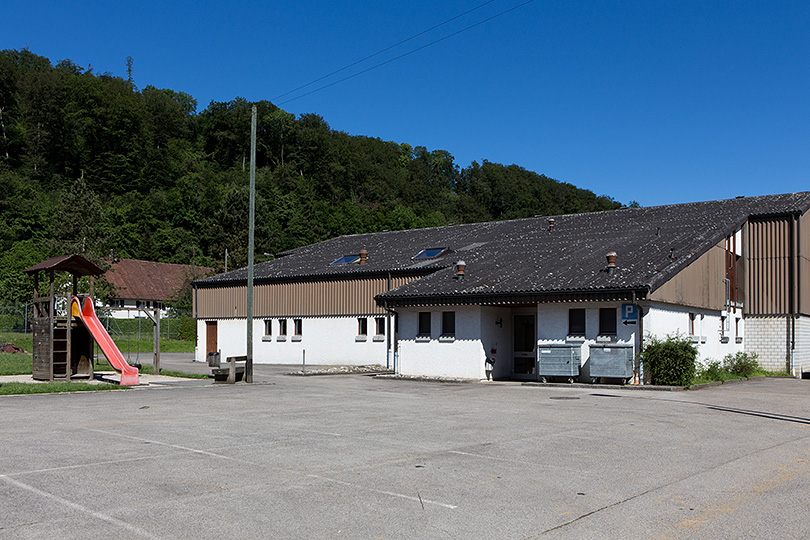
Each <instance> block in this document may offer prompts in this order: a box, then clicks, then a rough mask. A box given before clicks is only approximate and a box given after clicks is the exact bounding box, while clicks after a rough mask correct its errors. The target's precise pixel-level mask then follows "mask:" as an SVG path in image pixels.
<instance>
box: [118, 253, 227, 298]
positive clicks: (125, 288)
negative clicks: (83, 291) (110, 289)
mask: <svg viewBox="0 0 810 540" xmlns="http://www.w3.org/2000/svg"><path fill="white" fill-rule="evenodd" d="M213 272H214V269H213V268H209V267H206V266H193V265H190V264H170V263H159V262H152V261H140V260H137V259H121V260H119V261H117V262H114V263H112V268H111V269H110V270H108V271H107V273H106V274H104V278H105V279H106V280H107V281H108V282H109V283H110V284H112V285H113V286H114V287H115V288H116V292H117V293H118V296H119V297H121V298H131V299H137V300H152V301H155V300H156V301H159V302H165V301H168V300H170V299H171V298H172V296H173V295H174V294H176V293H177V291H179V290H180V289H181V288H182V287H183V284H184V283H186V282H187V281H193V280H194V279H197V278H199V277H202V276H206V275H210V274H212V273H213Z"/></svg>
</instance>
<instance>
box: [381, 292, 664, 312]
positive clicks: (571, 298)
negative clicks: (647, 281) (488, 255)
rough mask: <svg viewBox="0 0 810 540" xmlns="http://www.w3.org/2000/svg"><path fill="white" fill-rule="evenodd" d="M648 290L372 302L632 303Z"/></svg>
mask: <svg viewBox="0 0 810 540" xmlns="http://www.w3.org/2000/svg"><path fill="white" fill-rule="evenodd" d="M648 292H649V290H648V289H647V288H646V287H645V288H634V289H612V290H580V291H549V292H539V293H504V294H488V295H447V296H439V295H432V296H421V297H417V296H395V295H388V294H382V295H377V296H376V297H375V298H374V299H375V300H376V302H377V305H378V306H380V307H388V308H396V307H430V306H516V305H526V304H551V303H563V302H566V303H568V302H633V301H638V300H644V299H645V298H646V297H647V293H648Z"/></svg>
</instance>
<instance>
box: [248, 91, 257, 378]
mask: <svg viewBox="0 0 810 540" xmlns="http://www.w3.org/2000/svg"><path fill="white" fill-rule="evenodd" d="M256 115H257V113H256V105H254V106H253V110H252V111H251V114H250V218H249V219H250V225H249V226H248V277H247V359H246V361H245V382H247V383H252V382H253V249H254V248H253V236H254V233H255V228H256V227H255V224H256Z"/></svg>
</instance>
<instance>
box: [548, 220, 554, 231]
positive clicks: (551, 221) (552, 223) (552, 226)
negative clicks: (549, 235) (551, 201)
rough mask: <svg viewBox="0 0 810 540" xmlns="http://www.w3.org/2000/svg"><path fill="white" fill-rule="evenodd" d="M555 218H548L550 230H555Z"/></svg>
mask: <svg viewBox="0 0 810 540" xmlns="http://www.w3.org/2000/svg"><path fill="white" fill-rule="evenodd" d="M554 222H555V220H554V218H548V230H549V231H550V230H552V229H553V228H554Z"/></svg>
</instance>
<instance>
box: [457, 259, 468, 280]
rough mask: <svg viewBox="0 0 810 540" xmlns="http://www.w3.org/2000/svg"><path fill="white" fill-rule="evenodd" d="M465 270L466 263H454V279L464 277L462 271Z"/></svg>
mask: <svg viewBox="0 0 810 540" xmlns="http://www.w3.org/2000/svg"><path fill="white" fill-rule="evenodd" d="M466 270H467V263H465V262H464V261H458V262H457V263H456V279H464V272H465V271H466Z"/></svg>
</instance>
